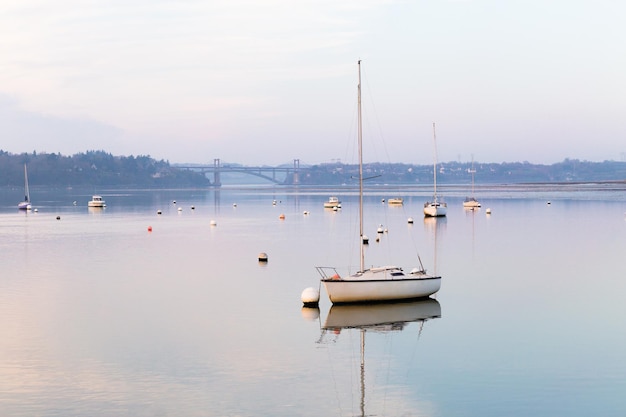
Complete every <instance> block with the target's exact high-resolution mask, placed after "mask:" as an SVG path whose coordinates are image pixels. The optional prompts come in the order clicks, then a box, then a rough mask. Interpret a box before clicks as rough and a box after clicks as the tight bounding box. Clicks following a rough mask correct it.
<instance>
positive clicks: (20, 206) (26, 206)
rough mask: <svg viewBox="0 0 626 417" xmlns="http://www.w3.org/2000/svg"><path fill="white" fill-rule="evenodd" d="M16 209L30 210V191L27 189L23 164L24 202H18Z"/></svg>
mask: <svg viewBox="0 0 626 417" xmlns="http://www.w3.org/2000/svg"><path fill="white" fill-rule="evenodd" d="M17 208H18V209H19V210H30V209H31V208H32V206H31V204H30V190H29V189H28V171H27V170H26V164H24V201H20V202H19V203H18V205H17Z"/></svg>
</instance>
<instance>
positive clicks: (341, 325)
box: [303, 298, 441, 416]
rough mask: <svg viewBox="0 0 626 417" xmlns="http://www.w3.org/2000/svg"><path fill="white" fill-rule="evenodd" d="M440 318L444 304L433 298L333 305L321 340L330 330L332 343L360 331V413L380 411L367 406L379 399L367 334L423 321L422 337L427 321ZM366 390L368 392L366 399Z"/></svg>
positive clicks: (394, 329)
mask: <svg viewBox="0 0 626 417" xmlns="http://www.w3.org/2000/svg"><path fill="white" fill-rule="evenodd" d="M303 315H304V313H303ZM313 316H314V314H313ZM439 317H441V305H440V304H439V302H438V301H437V300H435V299H433V298H427V299H422V300H417V301H411V302H400V303H381V304H366V305H333V306H332V307H331V308H330V310H329V312H328V315H327V317H326V320H325V321H324V324H323V325H322V335H321V337H320V339H319V340H318V343H325V342H326V341H327V339H326V338H327V336H328V333H330V334H331V335H332V336H331V337H333V338H334V339H333V340H332V341H333V342H339V340H340V335H342V334H343V333H345V332H349V331H351V330H358V331H359V333H360V363H359V365H358V370H359V394H360V398H359V414H358V415H359V416H365V415H376V414H378V413H374V414H367V413H366V408H367V407H366V405H367V406H370V405H373V403H376V402H377V399H375V398H373V394H374V393H376V392H377V390H376V389H374V387H366V356H365V339H366V333H369V332H373V333H379V334H380V333H382V334H390V333H393V332H400V331H403V330H404V329H405V328H406V326H407V325H408V324H409V323H413V322H416V323H419V324H420V327H419V331H418V338H419V336H421V334H422V330H423V326H424V323H425V322H426V321H427V320H430V319H435V318H439ZM379 362H380V361H379V360H376V361H375V363H379ZM355 365H356V364H355ZM405 365H407V364H402V366H405ZM368 380H369V379H368ZM383 391H385V390H383ZM366 393H368V398H367V402H366ZM405 400H406V399H405ZM398 404H399V403H398ZM398 407H399V406H398ZM368 411H369V412H370V413H371V412H372V411H371V410H369V409H368Z"/></svg>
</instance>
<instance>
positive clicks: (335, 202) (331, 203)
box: [324, 196, 341, 208]
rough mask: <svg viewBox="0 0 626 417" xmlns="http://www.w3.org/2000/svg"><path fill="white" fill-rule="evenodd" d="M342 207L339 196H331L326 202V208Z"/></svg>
mask: <svg viewBox="0 0 626 417" xmlns="http://www.w3.org/2000/svg"><path fill="white" fill-rule="evenodd" d="M335 207H337V208H338V207H341V201H339V198H338V197H334V196H333V197H329V198H328V201H325V202H324V208H335Z"/></svg>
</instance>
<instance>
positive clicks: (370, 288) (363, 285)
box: [318, 266, 441, 304]
mask: <svg viewBox="0 0 626 417" xmlns="http://www.w3.org/2000/svg"><path fill="white" fill-rule="evenodd" d="M318 271H319V269H318ZM334 276H337V277H338V274H335V275H327V277H326V278H325V279H322V283H323V284H324V289H325V290H326V292H327V293H328V298H329V299H330V301H331V302H332V303H333V304H335V303H337V304H342V303H368V302H370V303H373V302H380V301H394V300H396V301H397V300H410V299H417V298H422V297H428V296H429V295H432V294H434V293H436V292H437V291H439V288H440V287H441V277H438V276H431V275H428V274H427V273H426V272H425V271H424V270H421V269H417V270H415V271H412V272H410V273H408V274H405V273H404V271H403V270H402V269H401V268H398V267H395V266H384V267H378V268H371V269H367V270H365V271H362V272H357V273H356V274H353V275H350V276H348V277H345V278H333V277H334Z"/></svg>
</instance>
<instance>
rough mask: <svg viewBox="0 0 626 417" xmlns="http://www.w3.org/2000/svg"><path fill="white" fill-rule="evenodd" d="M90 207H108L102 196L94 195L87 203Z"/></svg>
mask: <svg viewBox="0 0 626 417" xmlns="http://www.w3.org/2000/svg"><path fill="white" fill-rule="evenodd" d="M87 206H88V207H106V203H105V201H104V200H103V199H102V196H99V195H94V196H92V197H91V200H90V201H89V202H88V203H87Z"/></svg>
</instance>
